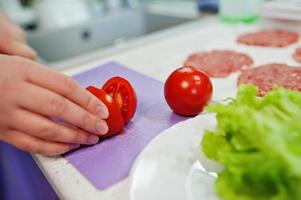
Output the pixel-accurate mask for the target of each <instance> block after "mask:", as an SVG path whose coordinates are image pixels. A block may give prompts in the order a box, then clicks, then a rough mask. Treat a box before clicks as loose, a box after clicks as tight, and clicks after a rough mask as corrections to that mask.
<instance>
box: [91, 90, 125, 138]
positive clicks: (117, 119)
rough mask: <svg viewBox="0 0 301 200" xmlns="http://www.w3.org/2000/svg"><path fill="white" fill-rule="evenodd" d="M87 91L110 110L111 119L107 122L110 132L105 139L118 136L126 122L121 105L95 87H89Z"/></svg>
mask: <svg viewBox="0 0 301 200" xmlns="http://www.w3.org/2000/svg"><path fill="white" fill-rule="evenodd" d="M87 90H88V91H89V92H91V93H92V94H93V95H94V96H96V97H97V98H98V99H99V100H101V101H102V102H103V103H104V104H105V105H106V106H107V108H108V110H109V117H108V118H107V119H106V120H105V121H106V122H107V124H108V127H109V130H108V133H107V134H106V135H105V136H104V137H110V136H113V135H116V134H117V133H119V132H120V131H122V129H123V128H124V121H123V118H122V115H121V112H120V108H119V105H118V104H117V103H116V102H115V101H114V99H113V98H112V97H111V96H110V95H108V94H107V93H106V92H105V91H104V90H101V89H98V88H96V87H93V86H89V87H87Z"/></svg>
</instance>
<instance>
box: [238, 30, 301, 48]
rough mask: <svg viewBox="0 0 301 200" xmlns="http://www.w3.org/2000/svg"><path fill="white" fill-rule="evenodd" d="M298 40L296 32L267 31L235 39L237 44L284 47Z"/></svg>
mask: <svg viewBox="0 0 301 200" xmlns="http://www.w3.org/2000/svg"><path fill="white" fill-rule="evenodd" d="M298 40H299V34H298V33H296V32H293V31H286V30H280V29H268V30H262V31H259V32H254V33H248V34H244V35H241V36H239V38H238V39H237V42H238V43H241V44H246V45H253V46H266V47H285V46H288V45H290V44H293V43H296V42H297V41H298Z"/></svg>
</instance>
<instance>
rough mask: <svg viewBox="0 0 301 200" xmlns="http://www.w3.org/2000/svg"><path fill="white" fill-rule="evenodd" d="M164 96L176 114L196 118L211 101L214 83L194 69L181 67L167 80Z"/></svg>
mask: <svg viewBox="0 0 301 200" xmlns="http://www.w3.org/2000/svg"><path fill="white" fill-rule="evenodd" d="M164 95H165V99H166V101H167V103H168V105H169V106H170V107H171V109H173V111H174V112H175V113H177V114H179V115H183V116H195V115H197V114H199V113H200V112H202V110H203V108H204V106H206V105H207V104H208V102H209V101H210V100H211V97H212V83H211V81H210V79H209V77H208V76H207V75H206V74H205V73H204V72H202V71H200V70H198V69H196V68H194V67H181V68H179V69H177V70H175V71H173V72H172V73H171V74H170V76H169V77H168V78H167V80H166V82H165V86H164Z"/></svg>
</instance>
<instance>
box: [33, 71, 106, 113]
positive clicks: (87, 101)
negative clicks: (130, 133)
mask: <svg viewBox="0 0 301 200" xmlns="http://www.w3.org/2000/svg"><path fill="white" fill-rule="evenodd" d="M31 72H32V73H30V74H28V76H29V81H30V82H31V83H34V84H36V85H39V86H41V87H43V88H47V89H48V90H51V91H53V92H55V93H58V94H60V95H62V96H64V97H66V98H68V99H69V100H70V101H72V102H74V103H76V104H78V105H79V106H80V107H82V108H83V109H85V110H88V111H89V112H90V113H92V114H94V115H96V116H99V117H100V118H101V119H106V118H107V117H108V116H109V112H108V109H107V107H106V106H105V105H104V104H103V103H102V102H101V101H100V100H99V99H97V98H96V97H95V96H94V95H92V94H90V93H89V92H88V91H86V90H85V89H84V88H82V87H81V86H80V85H79V84H78V83H76V82H75V81H73V80H72V79H71V78H69V77H67V76H65V75H63V74H59V73H58V72H56V71H53V70H50V69H47V68H45V67H40V66H35V67H33V68H32V70H31Z"/></svg>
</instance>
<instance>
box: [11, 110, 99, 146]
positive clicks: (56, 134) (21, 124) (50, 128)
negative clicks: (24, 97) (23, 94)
mask: <svg viewBox="0 0 301 200" xmlns="http://www.w3.org/2000/svg"><path fill="white" fill-rule="evenodd" d="M12 120H13V123H14V126H15V127H14V128H15V129H17V130H19V131H21V132H25V133H28V134H30V135H32V136H34V137H37V138H40V139H43V140H47V141H55V142H64V143H71V144H87V145H89V144H90V145H91V144H96V143H97V142H98V140H99V137H98V136H96V135H92V134H89V133H87V132H85V131H83V130H80V129H77V128H74V127H72V126H68V125H64V124H58V123H55V122H53V121H51V120H49V119H48V118H46V117H43V116H40V115H37V114H35V113H32V112H29V111H26V110H21V109H20V110H18V111H17V112H16V114H15V115H14V117H13V119H12Z"/></svg>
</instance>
